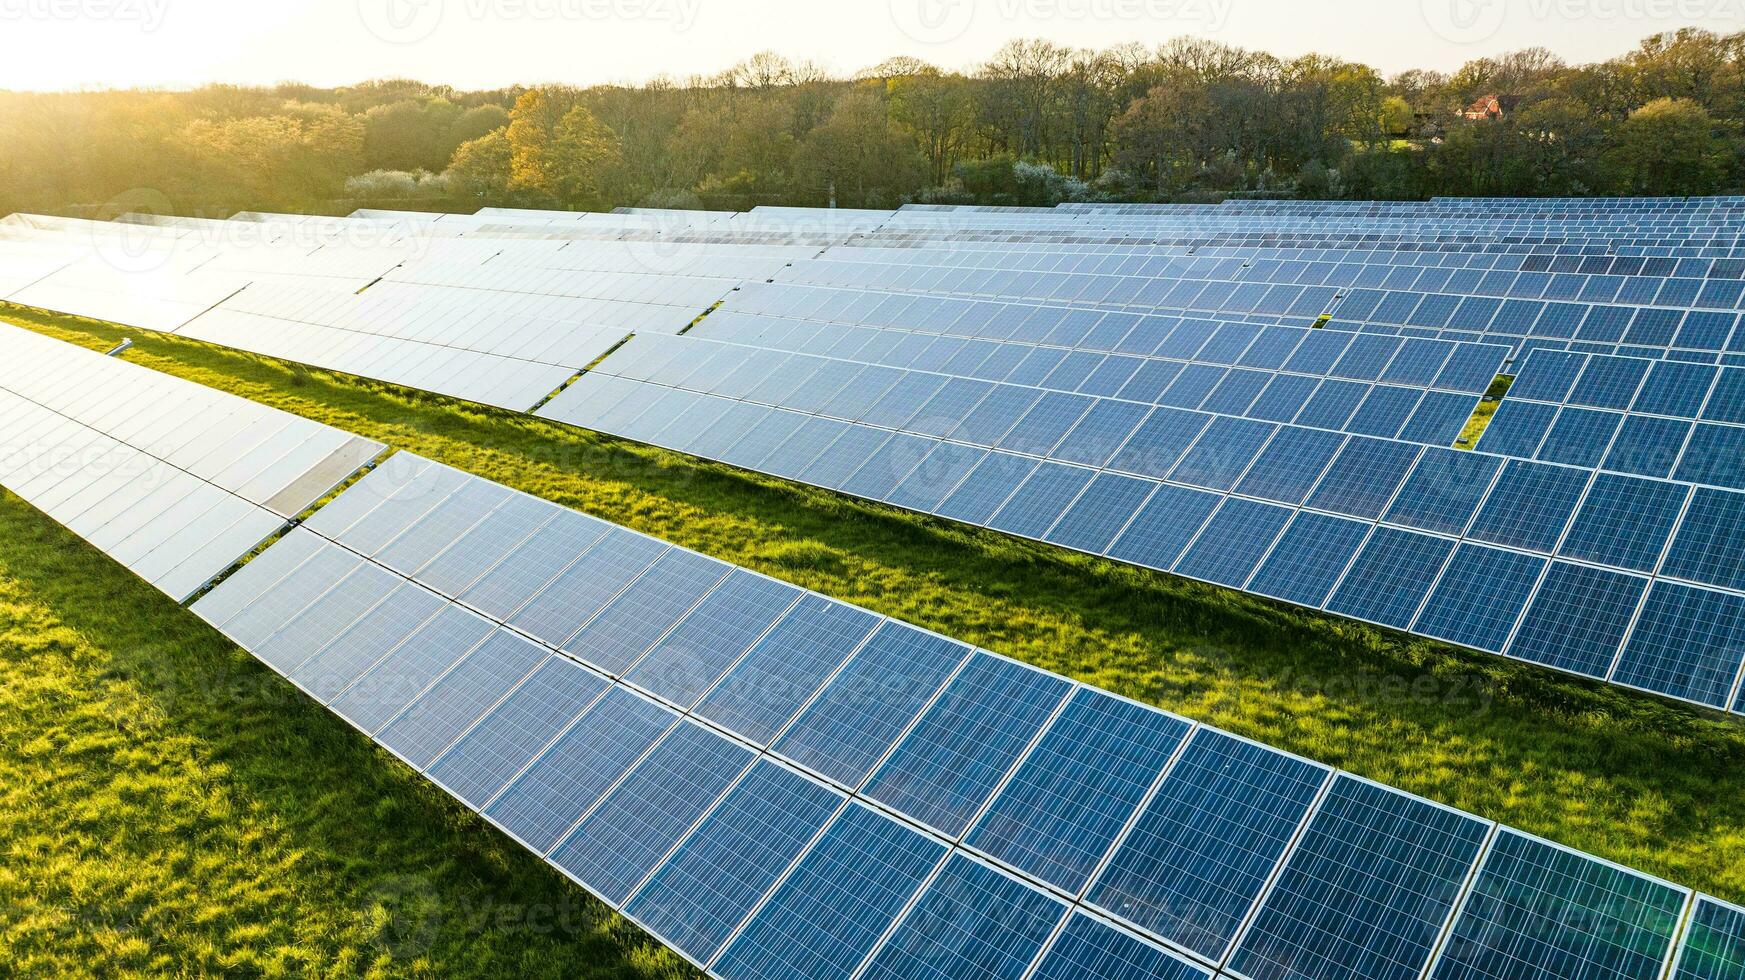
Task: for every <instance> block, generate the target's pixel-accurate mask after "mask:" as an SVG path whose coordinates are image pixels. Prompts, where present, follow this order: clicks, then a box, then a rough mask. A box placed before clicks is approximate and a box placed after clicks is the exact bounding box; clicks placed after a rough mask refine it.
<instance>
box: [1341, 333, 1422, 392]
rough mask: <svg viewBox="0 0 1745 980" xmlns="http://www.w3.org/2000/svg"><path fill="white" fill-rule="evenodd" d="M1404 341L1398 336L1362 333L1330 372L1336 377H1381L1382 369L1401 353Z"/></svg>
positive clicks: (1372, 379)
mask: <svg viewBox="0 0 1745 980" xmlns="http://www.w3.org/2000/svg"><path fill="white" fill-rule="evenodd" d="M1403 343H1404V341H1402V340H1401V339H1400V338H1398V337H1388V336H1383V335H1381V334H1361V335H1359V336H1358V337H1357V338H1355V339H1354V340H1352V342H1351V346H1350V347H1347V348H1346V349H1345V354H1344V355H1343V356H1341V357H1340V358H1339V361H1338V363H1336V364H1334V365H1333V370H1332V371H1331V372H1329V373H1330V374H1332V375H1333V376H1334V377H1336V378H1351V379H1353V380H1356V381H1374V380H1375V379H1377V378H1379V377H1381V372H1382V369H1384V368H1386V367H1387V365H1388V362H1389V361H1391V360H1393V359H1394V355H1395V354H1397V353H1399V350H1400V345H1401V344H1403Z"/></svg>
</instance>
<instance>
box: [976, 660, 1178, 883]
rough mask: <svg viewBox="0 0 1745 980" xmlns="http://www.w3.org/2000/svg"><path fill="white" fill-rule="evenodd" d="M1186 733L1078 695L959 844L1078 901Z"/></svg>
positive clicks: (1135, 709)
mask: <svg viewBox="0 0 1745 980" xmlns="http://www.w3.org/2000/svg"><path fill="white" fill-rule="evenodd" d="M1187 732H1188V724H1187V723H1186V722H1184V721H1181V720H1179V719H1176V718H1172V717H1170V716H1168V715H1164V714H1162V713H1160V712H1157V711H1153V710H1151V709H1149V708H1143V707H1140V706H1138V705H1135V704H1132V703H1130V702H1126V701H1122V700H1120V699H1118V698H1113V697H1110V696H1109V695H1106V694H1103V693H1101V692H1099V691H1092V690H1089V689H1081V690H1079V691H1078V692H1076V693H1075V694H1074V695H1073V696H1072V699H1071V700H1070V701H1069V702H1068V703H1067V706H1066V708H1065V710H1064V711H1062V712H1061V715H1060V717H1059V718H1058V719H1056V720H1055V722H1054V724H1053V725H1051V726H1050V727H1049V729H1048V731H1047V733H1045V734H1044V735H1043V736H1042V740H1041V741H1040V742H1038V743H1037V745H1036V748H1035V750H1034V751H1032V752H1031V753H1030V755H1029V756H1028V757H1027V758H1026V759H1025V760H1024V762H1023V763H1022V764H1021V765H1019V767H1018V769H1017V771H1016V772H1015V773H1014V774H1013V776H1012V778H1011V780H1010V781H1009V782H1007V784H1006V785H1005V787H1004V788H1003V789H1001V790H1000V793H999V795H998V796H996V797H995V798H994V801H993V803H992V804H991V805H990V806H989V807H988V810H987V812H986V813H984V814H983V815H982V817H981V819H979V820H978V821H977V822H976V825H975V828H974V829H973V830H971V831H970V834H969V836H968V837H967V838H965V840H966V842H967V843H968V844H969V846H971V847H974V848H976V849H978V850H980V851H982V852H983V853H985V854H988V855H990V856H992V857H994V858H995V859H997V860H999V861H1002V862H1004V863H1006V864H1008V865H1011V866H1012V867H1015V868H1017V869H1018V870H1020V871H1023V872H1025V873H1027V874H1030V875H1033V876H1035V877H1037V878H1040V879H1042V880H1043V881H1046V882H1048V883H1050V884H1053V885H1056V886H1057V887H1059V888H1061V889H1063V890H1065V891H1067V892H1069V893H1075V894H1076V893H1077V892H1078V891H1079V890H1080V889H1082V888H1083V887H1084V886H1085V883H1086V882H1087V881H1088V880H1089V879H1090V876H1091V872H1093V871H1094V870H1096V867H1097V865H1098V863H1099V862H1101V861H1102V859H1103V855H1104V853H1105V852H1107V851H1108V849H1109V846H1110V845H1111V844H1112V843H1114V840H1115V837H1116V835H1118V834H1119V833H1120V832H1121V829H1122V827H1124V826H1125V825H1126V823H1127V820H1128V818H1129V817H1131V816H1132V815H1133V811H1134V810H1136V809H1138V807H1139V803H1140V801H1141V800H1142V799H1143V798H1144V796H1145V793H1146V792H1147V791H1148V790H1149V789H1150V787H1151V784H1152V782H1153V781H1154V780H1156V778H1157V776H1158V774H1160V773H1161V772H1162V771H1163V767H1164V764H1165V763H1167V762H1168V761H1169V758H1170V756H1171V755H1172V754H1173V753H1174V752H1175V749H1176V747H1177V746H1178V745H1180V744H1181V740H1182V739H1183V738H1184V737H1185V736H1186V735H1187Z"/></svg>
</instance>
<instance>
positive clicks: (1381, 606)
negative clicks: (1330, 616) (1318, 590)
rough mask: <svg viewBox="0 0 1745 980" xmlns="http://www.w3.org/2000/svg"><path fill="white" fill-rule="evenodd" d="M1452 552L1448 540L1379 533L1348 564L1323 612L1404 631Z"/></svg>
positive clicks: (1407, 533) (1388, 530)
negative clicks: (1343, 577) (1341, 580)
mask: <svg viewBox="0 0 1745 980" xmlns="http://www.w3.org/2000/svg"><path fill="white" fill-rule="evenodd" d="M1453 550H1454V542H1452V541H1450V540H1449V539H1447V538H1438V537H1432V536H1431V535H1428V534H1418V533H1416V532H1414V531H1402V530H1400V529H1398V528H1392V527H1385V526H1384V527H1379V528H1377V529H1376V531H1375V533H1374V534H1372V535H1371V536H1370V538H1369V541H1368V543H1366V544H1365V545H1364V546H1363V550H1362V551H1360V552H1359V553H1358V555H1357V559H1356V560H1355V561H1353V562H1352V563H1351V569H1350V570H1349V571H1348V572H1346V573H1345V580H1344V581H1343V582H1341V583H1340V585H1339V588H1338V590H1337V591H1335V592H1334V593H1333V598H1332V599H1331V600H1329V601H1328V603H1327V609H1328V610H1329V611H1331V612H1336V613H1341V614H1343V615H1346V616H1351V617H1353V618H1356V619H1364V620H1368V621H1370V622H1372V623H1380V624H1382V625H1383V626H1392V627H1394V628H1395V629H1405V628H1406V627H1408V626H1410V625H1411V623H1412V619H1413V618H1414V617H1415V616H1416V615H1417V612H1418V606H1419V605H1420V604H1421V603H1422V602H1423V601H1424V596H1426V595H1427V594H1429V592H1430V586H1431V584H1432V583H1434V582H1435V581H1436V577H1437V575H1438V574H1439V573H1440V572H1441V571H1442V566H1443V564H1444V563H1445V562H1446V561H1447V560H1448V555H1449V553H1450V552H1452V551H1453Z"/></svg>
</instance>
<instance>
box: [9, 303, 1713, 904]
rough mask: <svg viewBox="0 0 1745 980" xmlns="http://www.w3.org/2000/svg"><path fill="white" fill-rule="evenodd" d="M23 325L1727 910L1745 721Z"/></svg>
mask: <svg viewBox="0 0 1745 980" xmlns="http://www.w3.org/2000/svg"><path fill="white" fill-rule="evenodd" d="M3 312H4V313H5V315H6V316H7V318H9V319H14V320H16V321H17V322H20V323H23V324H26V325H29V326H31V327H32V328H33V329H37V330H39V331H41V332H44V333H47V334H49V335H52V336H58V337H61V338H62V339H66V340H70V341H73V342H75V343H80V344H82V345H84V346H87V347H92V348H106V347H108V346H112V345H113V343H114V342H115V341H116V339H117V338H119V337H120V336H122V335H123V334H124V333H125V334H127V335H129V336H133V337H134V338H135V340H136V342H137V343H138V345H139V346H138V347H137V348H136V349H135V351H134V352H132V353H130V354H129V355H128V357H129V359H130V360H133V361H135V362H137V363H141V364H144V365H147V366H150V367H153V368H156V369H158V370H162V371H165V372H167V373H171V374H176V375H179V376H182V377H186V378H189V379H191V380H195V381H199V382H201V383H204V384H208V385H211V386H213V387H218V388H223V389H226V390H229V391H232V392H235V393H237V394H240V395H243V396H245V397H249V398H253V399H255V400H258V401H262V402H266V403H268V404H273V405H275V406H277V407H280V408H283V409H286V410H288V411H291V412H295V413H297V414H301V415H304V416H307V417H310V418H314V419H318V420H320V421H323V422H327V423H329V424H332V425H335V426H338V427H340V428H342V429H346V430H348V431H352V432H356V433H358V434H360V435H365V436H369V437H371V438H375V439H379V440H382V441H385V442H388V443H390V444H391V445H393V446H395V447H396V448H399V449H402V450H408V451H412V452H417V453H421V454H423V455H426V456H430V457H432V458H435V459H438V460H441V461H443V462H446V463H449V464H451V465H454V466H458V467H460V468H463V469H466V470H469V471H471V472H475V473H478V474H480V475H483V476H487V477H490V478H491V479H495V480H499V481H501V482H503V483H506V484H509V485H511V486H515V487H517V488H520V489H522V490H526V491H528V492H530V493H533V494H536V495H539V496H543V497H546V498H548V499H552V500H555V501H558V502H560V503H563V504H567V505H570V506H573V507H576V508H578V509H581V510H585V511H588V512H590V513H593V514H596V515H598V516H601V517H604V518H606V519H609V520H613V521H617V522H619V523H623V524H626V525H629V526H632V527H635V528H637V529H639V530H643V531H646V532H648V533H651V534H655V535H657V536H660V537H662V538H665V539H667V540H671V541H674V542H675V543H678V544H682V545H685V546H688V547H692V548H696V549H698V550H700V551H704V552H707V553H709V554H713V555H716V556H718V557H721V558H724V559H727V560H730V561H735V562H739V563H741V564H745V565H748V566H751V567H754V568H757V569H760V570H762V571H766V572H769V573H771V574H773V575H776V576H778V577H781V578H783V579H786V580H789V581H792V582H795V583H797V584H800V585H804V586H807V587H811V588H815V589H818V590H819V591H822V592H825V593H828V594H831V595H834V596H838V597H840V598H843V599H846V600H848V601H852V602H857V603H860V604H863V605H866V606H868V607H871V608H874V609H876V610H878V611H880V612H885V613H888V614H891V615H894V616H899V617H901V618H904V619H907V620H909V621H911V622H915V623H918V624H920V625H923V626H927V627H930V628H933V629H936V630H939V631H940V632H942V633H946V634H948V635H951V636H955V637H958V638H960V639H964V640H967V641H970V642H973V643H977V644H980V645H983V646H986V647H989V648H990V649H994V650H998V651H1000V652H1003V653H1007V654H1011V655H1013V656H1016V657H1019V658H1021V659H1024V660H1027V661H1030V662H1032V663H1036V664H1038V665H1041V666H1044V667H1048V668H1050V669H1054V670H1058V671H1060V672H1062V673H1065V674H1068V675H1070V676H1073V677H1077V678H1079V679H1082V680H1085V681H1087V682H1089V683H1094V684H1097V685H1100V686H1103V687H1106V688H1109V689H1112V690H1115V691H1118V692H1120V693H1123V694H1127V695H1130V696H1133V697H1135V698H1138V699H1140V700H1145V701H1149V702H1152V703H1155V704H1159V705H1161V706H1163V707H1165V708H1168V709H1171V710H1175V711H1178V712H1181V713H1183V714H1185V715H1188V716H1189V717H1192V718H1195V719H1197V720H1201V721H1205V722H1208V723H1211V724H1215V725H1219V726H1221V727H1224V728H1227V729H1229V730H1232V731H1235V732H1238V733H1240V734H1243V735H1247V736H1249V737H1252V738H1255V739H1258V740H1260V741H1263V742H1266V743H1268V744H1272V745H1276V746H1278V747H1280V748H1285V749H1289V750H1292V751H1296V752H1300V753H1302V754H1304V755H1307V756H1310V757H1312V758H1315V759H1317V760H1320V761H1323V762H1327V763H1330V764H1334V765H1338V766H1342V767H1344V768H1346V769H1349V770H1351V771H1353V772H1356V773H1358V774H1360V775H1363V776H1367V777H1370V778H1373V779H1377V780H1380V781H1382V782H1386V783H1390V784H1392V785H1396V786H1399V787H1401V788H1404V789H1408V790H1411V791H1413V792H1417V793H1421V794H1423V795H1425V796H1428V797H1430V798H1432V799H1436V800H1439V801H1441V802H1444V803H1448V804H1450V805H1453V806H1457V807H1461V808H1464V809H1469V810H1472V811H1474V812H1477V813H1479V814H1482V815H1484V816H1488V817H1491V818H1494V819H1498V820H1501V821H1503V822H1506V823H1509V824H1512V825H1515V826H1517V827H1520V828H1522V829H1524V830H1527V831H1529V832H1532V833H1537V834H1542V835H1544V836H1547V837H1550V838H1552V839H1554V840H1557V841H1559V842H1561V843H1564V844H1568V845H1570V846H1573V847H1577V848H1580V849H1583V850H1587V851H1591V852H1594V853H1597V854H1600V855H1602V856H1605V857H1608V858H1611V859H1613V860H1616V861H1619V862H1622V863H1625V864H1629V865H1632V866H1635V867H1639V868H1642V869H1644V870H1647V871H1650V872H1653V873H1656V874H1661V875H1664V876H1666V877H1669V878H1671V879H1673V880H1676V881H1679V882H1681V883H1685V884H1690V885H1693V886H1696V887H1700V888H1704V889H1707V890H1710V891H1712V892H1714V893H1716V894H1719V895H1722V896H1723V897H1729V898H1733V899H1739V898H1745V793H1742V792H1741V789H1745V775H1741V774H1742V773H1745V728H1741V726H1740V725H1739V724H1738V723H1736V722H1735V721H1732V720H1728V719H1726V718H1725V717H1724V716H1721V715H1719V714H1716V713H1711V712H1705V711H1702V710H1699V709H1694V708H1689V707H1686V706H1683V705H1678V704H1675V703H1672V702H1666V701H1662V700H1660V699H1656V698H1652V697H1649V696H1645V695H1636V694H1632V693H1629V692H1626V691H1623V690H1621V689H1618V688H1613V687H1609V686H1607V685H1603V684H1597V683H1591V682H1587V681H1584V680H1581V679H1578V678H1571V677H1567V676H1564V675H1561V674H1557V673H1555V672H1552V671H1548V670H1544V669H1541V668H1537V667H1532V666H1528V665H1522V664H1516V663H1512V662H1509V661H1505V660H1503V659H1501V658H1498V657H1493V656H1488V655H1484V654H1477V653H1471V652H1467V651H1461V650H1457V649H1454V648H1450V647H1447V646H1445V645H1441V644H1436V643H1432V642H1429V641H1424V640H1419V639H1416V638H1412V637H1407V636H1404V635H1401V634H1393V633H1388V632H1386V631H1381V630H1377V629H1374V628H1371V627H1367V626H1362V625H1359V624H1355V623H1351V622H1348V621H1344V620H1340V619H1337V618H1334V617H1328V616H1323V615H1320V614H1316V613H1311V612H1306V611H1302V610H1298V609H1295V608H1293V607H1287V606H1284V605H1281V604H1276V603H1271V602H1268V601H1265V600H1261V599H1257V598H1254V597H1251V596H1246V595H1243V594H1240V593H1236V592H1232V591H1229V590H1224V589H1218V588H1215V587H1211V586H1202V585H1199V584H1195V583H1191V582H1187V581H1184V580H1180V579H1175V578H1172V577H1169V576H1165V575H1159V574H1154V573H1150V572H1147V571H1144V570H1141V569H1136V568H1131V567H1128V566H1124V565H1119V564H1116V563H1113V562H1108V561H1104V560H1101V559H1095V558H1090V557H1088V556H1080V555H1075V554H1072V553H1069V552H1066V551H1063V550H1061V549H1057V548H1052V547H1048V546H1043V545H1036V544H1031V543H1027V542H1023V541H1019V540H1016V539H1012V538H1009V537H1006V536H1004V535H1000V534H996V533H993V532H987V531H982V530H978V529H973V528H967V527H963V526H959V525H955V524H951V523H949V522H944V521H940V520H936V519H932V518H927V517H924V516H919V515H915V514H910V513H907V512H902V511H899V510H896V509H893V508H888V507H884V506H882V505H876V504H868V503H862V502H857V501H853V500H849V499H846V498H843V497H841V496H838V495H835V494H832V493H829V492H826V491H820V490H816V489H813V488H807V487H802V486H798V485H794V484H790V483H786V482H784V481H781V480H777V479H773V478H766V477H762V476H758V475H755V474H749V473H745V472H743V471H739V470H735V469H732V468H730V467H726V466H722V465H717V464H711V463H704V462H699V461H696V460H694V459H690V458H687V457H683V456H679V455H676V454H673V453H668V452H665V451H663V450H658V449H653V448H650V447H645V446H639V445H634V444H630V443H625V442H622V441H620V440H615V439H612V438H609V437H605V436H601V435H597V434H594V433H589V432H585V431H582V430H577V429H574V428H570V427H567V426H563V425H559V424H556V423H550V422H546V421H543V420H539V419H534V418H530V417H527V416H522V415H517V414H514V413H507V412H500V411H496V410H492V409H483V408H479V407H477V406H469V405H462V404H458V403H455V402H453V401H450V400H448V399H443V398H440V397H435V396H429V395H424V394H421V393H416V392H408V391H406V390H404V389H399V388H396V387H393V386H388V385H380V384H375V383H371V382H366V381H360V380H358V379H353V378H348V377H345V376H336V375H331V374H328V373H326V372H321V371H310V370H306V369H303V368H293V367H289V366H287V365H285V364H284V363H282V362H278V361H274V360H271V359H266V358H261V357H256V356H254V355H249V354H244V353H240V352H236V351H230V350H226V349H221V348H214V347H211V346H208V345H204V344H199V343H195V342H190V341H185V340H181V339H178V338H171V337H164V336H159V335H152V334H140V333H135V332H127V331H121V330H117V329H115V328H112V327H109V326H106V325H102V324H96V323H93V322H91V321H85V320H79V319H76V318H70V317H60V316H54V315H45V314H42V313H40V312H37V311H23V310H19V309H18V308H11V309H8V310H5V311H3Z"/></svg>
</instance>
